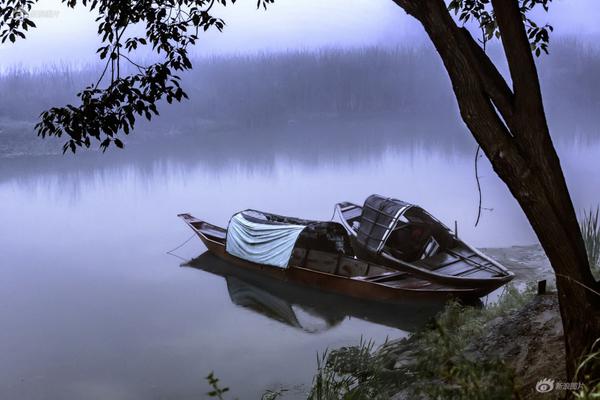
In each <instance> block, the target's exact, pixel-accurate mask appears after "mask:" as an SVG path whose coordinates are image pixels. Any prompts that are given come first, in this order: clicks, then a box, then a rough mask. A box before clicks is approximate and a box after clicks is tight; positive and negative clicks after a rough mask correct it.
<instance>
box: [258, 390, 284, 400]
mask: <svg viewBox="0 0 600 400" xmlns="http://www.w3.org/2000/svg"><path fill="white" fill-rule="evenodd" d="M287 391H288V390H287V389H283V388H281V389H278V390H267V391H265V392H264V393H263V395H262V396H261V398H260V399H261V400H276V399H278V398H280V397H282V396H283V394H284V393H285V392H287Z"/></svg>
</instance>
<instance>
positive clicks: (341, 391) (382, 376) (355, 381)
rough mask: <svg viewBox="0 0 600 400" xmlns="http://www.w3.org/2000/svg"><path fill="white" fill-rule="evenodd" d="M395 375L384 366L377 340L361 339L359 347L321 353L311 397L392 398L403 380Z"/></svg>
mask: <svg viewBox="0 0 600 400" xmlns="http://www.w3.org/2000/svg"><path fill="white" fill-rule="evenodd" d="M393 375H396V374H395V373H393V372H390V371H388V370H386V369H385V368H384V360H383V358H382V357H379V355H378V353H377V352H376V351H374V343H373V342H372V341H364V340H363V339H362V338H361V339H360V342H359V344H358V346H354V347H344V348H341V349H338V350H335V351H331V352H330V351H328V350H325V351H324V352H323V354H321V355H318V356H317V373H316V375H315V377H314V378H313V386H312V388H311V391H310V394H309V396H308V399H309V400H363V399H365V400H366V399H369V400H372V399H388V398H390V396H391V395H392V394H393V393H394V391H395V390H396V389H398V387H397V385H398V382H399V380H398V379H395V378H396V377H394V376H393Z"/></svg>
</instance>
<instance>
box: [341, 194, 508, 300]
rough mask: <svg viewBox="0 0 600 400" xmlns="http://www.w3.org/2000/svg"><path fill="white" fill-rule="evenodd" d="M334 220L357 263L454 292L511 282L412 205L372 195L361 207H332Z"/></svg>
mask: <svg viewBox="0 0 600 400" xmlns="http://www.w3.org/2000/svg"><path fill="white" fill-rule="evenodd" d="M335 214H336V216H337V218H338V219H339V222H340V223H341V224H342V225H343V226H344V228H345V229H346V231H347V232H348V234H349V235H350V237H351V241H352V245H353V248H354V249H355V250H356V253H357V256H358V257H359V258H361V259H364V260H368V261H370V262H375V263H377V264H380V265H385V266H387V267H389V268H393V269H395V270H397V271H402V272H407V273H410V274H411V275H413V276H415V277H420V278H422V279H426V280H429V281H431V282H436V283H438V284H444V285H451V286H455V287H471V288H480V289H484V288H487V289H489V290H494V289H496V288H498V287H500V286H502V285H504V284H506V283H507V282H509V281H510V280H512V279H513V277H514V274H513V273H512V272H510V271H508V270H507V269H506V268H505V267H503V266H502V265H500V264H499V263H498V262H496V261H495V260H493V259H491V258H490V257H488V256H486V255H485V254H483V253H481V252H480V251H478V250H476V249H475V248H473V247H471V246H469V245H468V244H467V243H465V242H464V241H462V240H461V239H459V238H458V236H457V235H456V233H454V234H453V233H452V232H451V231H450V229H448V228H447V227H446V226H444V225H443V224H442V223H441V222H440V221H438V220H437V219H436V218H434V217H433V216H432V215H431V214H429V213H428V212H427V211H425V210H424V209H422V208H421V207H418V206H415V205H413V204H409V203H406V202H403V201H401V200H397V199H391V198H385V197H382V196H378V195H372V196H370V197H369V198H368V199H367V200H366V201H365V203H364V206H363V207H361V206H359V205H356V204H353V203H350V202H343V203H339V204H337V205H336V211H335Z"/></svg>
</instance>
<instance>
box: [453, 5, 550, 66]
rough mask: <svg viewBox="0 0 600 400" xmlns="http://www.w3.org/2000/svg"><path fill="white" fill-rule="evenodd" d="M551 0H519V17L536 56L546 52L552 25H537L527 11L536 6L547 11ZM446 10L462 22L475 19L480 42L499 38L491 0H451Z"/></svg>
mask: <svg viewBox="0 0 600 400" xmlns="http://www.w3.org/2000/svg"><path fill="white" fill-rule="evenodd" d="M551 1H552V0H519V6H520V10H521V18H522V19H523V22H524V24H525V29H526V32H527V37H528V38H529V42H530V44H531V50H532V51H533V53H534V54H535V55H536V56H538V57H539V56H540V54H541V53H542V52H544V53H546V54H548V45H549V43H550V32H552V31H553V30H554V28H553V27H552V25H549V24H544V25H541V26H540V25H538V24H537V23H536V22H535V21H533V20H532V19H531V18H529V16H528V15H529V13H530V12H531V11H532V10H533V9H534V8H535V7H536V6H541V7H542V8H543V9H544V10H546V11H548V6H549V3H550V2H551ZM448 10H450V11H453V12H454V14H455V15H458V20H459V22H462V23H463V24H466V23H468V22H469V21H476V22H477V25H478V27H479V29H481V31H482V42H483V43H485V42H487V41H489V40H492V39H493V38H498V39H499V38H500V37H501V32H500V30H499V29H498V24H497V22H496V18H495V15H494V10H493V8H492V5H491V0H452V1H451V2H450V3H449V4H448Z"/></svg>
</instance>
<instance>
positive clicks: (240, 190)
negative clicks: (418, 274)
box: [0, 122, 600, 400]
mask: <svg viewBox="0 0 600 400" xmlns="http://www.w3.org/2000/svg"><path fill="white" fill-rule="evenodd" d="M383 125H385V124H383V123H381V124H379V125H374V124H371V123H370V122H368V123H348V124H346V125H344V126H343V129H341V130H338V131H336V130H335V129H333V127H332V126H323V127H321V128H318V127H313V126H311V127H303V126H296V127H293V128H288V131H287V133H290V132H292V133H298V135H296V136H294V135H292V136H293V137H291V138H289V137H288V136H285V135H286V131H285V130H284V131H282V133H281V134H282V135H283V136H281V137H278V136H276V135H273V134H269V135H267V134H265V137H263V138H261V137H260V136H252V135H248V136H244V134H243V133H238V134H237V135H235V134H234V133H230V134H227V135H225V136H222V137H218V138H217V137H212V136H210V135H209V136H206V137H204V139H206V143H205V144H203V143H197V142H187V141H185V140H183V141H177V140H175V141H174V142H173V143H172V144H171V143H169V145H168V146H167V145H166V144H164V143H163V144H161V145H160V146H159V145H155V146H152V145H150V144H149V145H148V146H137V147H136V146H132V147H131V148H127V149H126V150H125V151H124V152H122V153H112V154H109V155H99V154H96V155H83V154H82V155H78V156H76V157H75V158H73V157H72V156H66V157H58V158H53V157H46V158H35V159H34V158H27V157H23V158H14V159H3V160H1V161H0V250H1V253H0V257H1V258H0V269H1V272H2V276H3V278H2V279H1V280H0V326H2V329H1V330H0V354H1V355H2V357H0V397H1V398H8V399H12V398H15V399H17V398H18V399H20V398H23V399H25V398H26V399H34V400H35V399H47V398H61V399H65V400H69V399H81V398H87V399H105V398H111V399H119V398H123V399H159V398H196V397H201V395H202V394H203V393H205V392H206V391H207V387H206V384H205V382H204V381H203V379H202V377H203V376H206V375H207V373H208V372H210V371H211V370H214V371H215V373H216V375H217V376H218V377H219V378H220V379H221V380H222V382H223V383H224V384H225V385H227V386H230V387H231V388H232V391H233V393H232V397H235V396H237V397H238V398H243V399H245V398H256V397H260V396H259V393H262V391H264V389H265V388H269V387H278V386H279V385H287V386H293V385H296V384H298V383H303V384H305V385H307V384H309V383H310V381H311V379H312V374H313V372H314V368H315V359H316V358H315V354H316V352H317V351H323V350H324V349H325V348H334V347H339V346H346V345H350V344H356V343H358V341H359V339H360V337H361V335H362V336H364V337H366V338H371V339H374V340H375V341H376V342H378V343H381V342H383V341H384V340H385V339H386V337H391V338H397V337H401V336H403V335H406V334H407V332H409V331H411V330H413V329H415V328H416V327H418V326H419V325H420V324H422V323H423V320H424V319H426V318H425V317H426V316H428V315H430V314H431V313H433V312H434V310H429V309H426V308H423V307H420V305H417V306H416V307H412V308H411V307H408V306H407V307H405V308H404V309H400V310H388V309H386V308H385V307H373V306H372V305H364V304H363V305H361V304H355V303H353V302H349V301H346V300H340V299H339V298H334V297H330V296H327V295H323V294H319V295H317V294H314V293H312V292H304V291H303V290H302V289H298V290H296V289H291V288H280V287H278V286H277V285H270V284H268V283H265V282H255V281H253V280H252V279H249V278H248V277H244V276H232V275H231V274H225V275H226V277H227V282H226V281H225V280H224V279H223V278H222V277H221V276H215V275H214V274H212V273H209V272H206V271H210V268H211V265H212V266H213V267H214V265H215V264H214V263H213V262H212V261H210V260H209V261H207V260H203V262H202V265H200V267H201V268H202V269H204V271H203V270H198V269H191V268H179V260H177V259H175V258H174V257H170V256H167V255H165V251H166V250H168V249H171V248H173V247H175V246H176V245H177V244H179V243H181V242H183V241H185V239H186V238H187V237H189V235H190V233H189V231H188V228H187V227H186V226H185V225H184V224H182V223H181V222H180V221H179V219H178V218H176V214H178V213H180V212H191V213H193V214H194V215H196V216H198V217H201V218H202V219H204V220H207V221H210V222H213V223H215V224H219V225H226V223H227V221H228V219H229V217H230V216H231V215H232V214H233V213H234V212H236V211H238V210H242V209H247V208H256V209H263V210H266V211H270V212H274V213H278V214H283V215H293V216H298V217H303V218H307V219H329V218H330V217H331V213H332V209H333V205H334V204H335V203H336V202H339V201H343V200H348V201H353V202H357V203H360V202H362V201H363V200H364V198H366V197H367V196H368V195H369V194H371V193H381V194H388V195H392V196H394V197H398V198H402V199H404V200H407V201H409V202H414V203H417V204H420V205H422V206H423V207H425V208H426V209H428V210H429V211H431V212H432V213H433V214H434V215H436V216H437V217H438V218H439V219H441V220H442V222H444V223H445V224H446V225H448V226H453V225H454V220H458V221H459V232H460V234H461V236H463V237H464V238H465V239H466V240H467V241H470V242H472V243H473V244H475V245H476V246H486V247H492V246H505V245H512V244H529V243H532V242H534V241H535V238H534V235H533V234H532V232H531V230H530V228H529V227H528V225H527V223H526V221H525V219H524V217H523V215H522V213H521V211H520V210H519V208H518V206H517V205H516V204H515V202H514V201H513V200H512V198H511V197H510V195H509V193H508V191H507V190H506V188H505V187H504V185H503V184H502V183H501V182H499V181H498V179H497V178H496V177H495V175H494V173H493V172H492V170H491V168H490V167H489V165H488V164H487V163H486V162H484V161H482V162H481V164H480V172H481V175H482V181H481V182H482V186H483V196H484V199H483V205H484V207H485V208H486V210H485V211H484V214H483V217H482V222H481V224H480V225H479V226H478V227H477V228H474V227H473V223H474V220H475V214H476V207H477V189H476V185H475V180H474V176H473V156H474V146H473V145H472V143H468V142H467V143H466V144H465V143H463V142H464V141H463V142H461V140H458V141H457V140H454V139H451V140H450V139H447V138H444V135H443V134H442V135H438V136H437V138H438V139H434V138H435V137H436V136H435V135H433V134H432V135H430V136H429V139H428V140H429V141H421V142H419V141H416V140H412V139H410V137H408V136H407V137H404V136H402V135H397V134H395V132H396V133H397V129H399V128H400V126H399V125H394V124H391V125H390V126H389V127H388V128H385V127H383ZM386 129H387V130H386ZM407 129H408V128H407ZM423 129H426V128H423ZM303 131H305V132H306V134H305V135H304V134H301V132H303ZM445 133H446V132H444V134H445ZM409 136H410V135H409ZM415 136H418V135H415ZM274 138H276V139H274ZM461 143H463V144H461ZM559 151H560V155H561V161H562V165H563V167H564V169H565V171H566V175H567V181H568V182H569V185H570V188H571V191H572V194H573V198H574V200H575V204H576V207H577V208H578V209H581V208H583V207H588V206H590V205H592V204H595V203H597V202H598V200H599V199H600V193H599V192H600V176H599V174H598V172H597V161H596V160H597V159H598V155H599V154H600V146H599V145H598V143H595V142H592V143H586V144H585V145H578V144H576V143H575V144H573V143H571V144H561V146H560V148H559ZM487 209H491V210H492V211H490V210H487ZM204 250H205V249H204V247H203V246H202V244H201V243H200V242H199V241H197V240H193V241H190V242H189V243H188V244H187V245H186V246H184V247H183V248H181V249H179V250H178V254H179V255H181V256H183V257H185V258H186V259H190V258H193V257H195V256H196V255H198V254H199V253H200V252H202V251H204ZM211 272H214V271H211ZM232 300H233V302H234V303H235V304H234V303H232ZM238 304H240V305H244V307H240V306H239V305H238ZM249 307H250V308H251V311H250V310H249ZM265 313H267V314H268V315H269V316H270V317H271V318H265ZM273 318H274V319H273ZM282 322H283V323H282ZM298 328H301V329H298Z"/></svg>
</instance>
